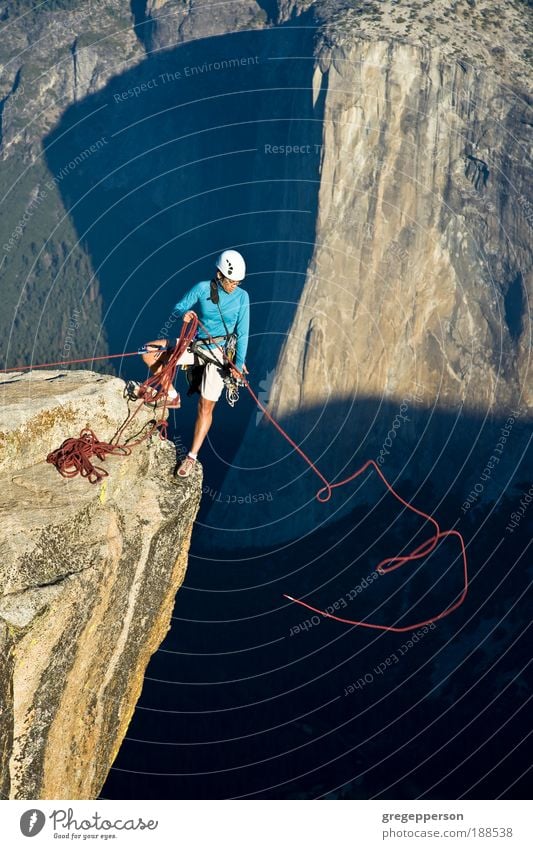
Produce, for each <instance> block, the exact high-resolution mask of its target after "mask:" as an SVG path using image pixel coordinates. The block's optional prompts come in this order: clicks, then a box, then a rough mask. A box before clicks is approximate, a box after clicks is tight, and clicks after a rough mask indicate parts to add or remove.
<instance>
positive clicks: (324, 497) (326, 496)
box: [198, 321, 468, 633]
mask: <svg viewBox="0 0 533 849" xmlns="http://www.w3.org/2000/svg"><path fill="white" fill-rule="evenodd" d="M198 324H199V325H200V327H201V328H202V330H203V331H204V332H205V333H206V334H207V336H208V337H209V338H210V339H211V342H213V343H214V344H215V345H216V346H217V348H219V350H220V351H221V352H222V354H223V355H224V356H225V354H224V351H223V349H222V348H221V347H220V346H219V345H218V344H217V343H216V342H214V340H213V338H212V337H211V336H210V335H209V332H208V330H207V328H206V327H204V325H203V324H202V322H201V321H199V322H198ZM226 359H227V357H226ZM231 366H232V367H233V369H234V370H235V371H236V372H237V374H238V375H239V377H240V379H241V380H242V382H243V383H244V385H245V386H246V388H247V390H248V392H249V393H250V395H251V396H252V398H253V399H254V401H255V403H256V404H257V406H258V407H259V408H260V409H261V410H262V411H263V413H264V414H265V415H266V417H267V418H268V420H269V421H270V422H271V423H272V424H273V425H274V427H275V428H276V430H278V431H279V433H281V435H282V436H283V438H284V439H286V440H287V442H288V443H289V444H290V445H291V446H292V447H293V448H294V450H295V451H297V453H298V454H299V455H300V457H302V459H303V460H305V462H306V463H307V465H308V466H309V467H310V468H311V469H312V470H313V472H314V473H315V474H316V475H317V477H319V478H320V480H321V481H322V483H323V484H324V486H322V487H321V488H320V489H319V490H318V492H317V493H316V498H317V499H318V501H320V502H321V503H323V504H324V503H325V502H327V501H329V500H330V498H331V495H332V491H333V490H334V489H336V488H337V487H339V486H344V485H345V484H347V483H350V482H351V481H353V480H355V479H356V478H358V477H359V475H362V474H363V472H365V471H366V470H367V469H368V468H369V467H371V466H372V467H373V468H374V469H375V470H376V472H377V473H378V475H379V476H380V478H381V480H382V481H383V483H384V484H385V486H386V487H387V489H388V491H389V492H390V493H391V495H393V496H394V498H396V500H397V501H399V502H400V504H403V506H404V507H406V508H407V509H408V510H411V512H412V513H416V515H417V516H420V517H421V518H422V519H426V520H427V521H428V522H431V524H432V525H433V527H434V529H435V530H434V533H433V534H432V536H430V537H429V538H428V539H426V540H425V541H424V542H422V543H421V544H420V545H418V546H417V547H416V548H415V549H413V551H411V552H410V553H409V554H405V555H403V556H397V557H386V558H385V559H384V560H381V561H380V563H378V565H377V566H376V571H377V572H379V574H380V575H386V574H387V572H393V571H394V570H395V569H399V568H400V566H403V565H404V563H409V562H412V561H414V560H420V559H422V558H424V557H427V556H428V554H431V552H432V551H434V549H435V548H436V547H437V544H438V542H439V540H441V539H444V538H445V537H449V536H456V537H458V538H459V542H460V544H461V553H462V558H463V580H464V583H463V590H462V592H461V594H460V596H459V598H458V599H457V600H456V601H454V602H453V604H451V605H449V606H448V607H446V608H445V609H444V610H443V611H441V613H438V614H436V615H435V616H432V617H431V618H430V619H425V620H423V621H422V622H416V623H415V624H414V625H402V626H394V625H379V624H376V623H374V622H363V621H360V620H355V619H344V618H343V617H341V616H334V615H333V614H332V613H328V612H327V611H326V610H320V609H319V608H317V607H313V606H312V605H310V604H307V602H305V601H302V600H301V599H298V598H293V597H292V596H290V595H287V594H286V593H284V598H287V599H288V600H289V601H292V602H294V603H295V604H300V605H301V606H302V607H306V608H307V609H308V610H312V611H313V613H318V614H320V615H321V616H324V617H326V618H327V619H334V620H335V621H336V622H342V623H343V624H346V625H359V626H360V627H362V628H372V629H374V630H377V631H394V632H396V633H403V632H405V631H413V630H416V628H421V627H423V626H424V625H431V623H432V622H437V621H438V620H439V619H444V617H445V616H449V614H450V613H453V611H454V610H457V608H458V607H460V606H461V604H462V603H463V601H464V600H465V598H466V595H467V593H468V565H467V558H466V549H465V543H464V539H463V537H462V535H461V534H460V533H459V531H456V530H448V531H441V529H440V526H439V524H438V522H437V521H436V519H434V518H433V517H432V516H429V515H428V514H427V513H424V511H423V510H419V509H418V508H417V507H413V505H412V504H409V502H408V501H406V500H405V499H404V498H402V497H401V495H398V493H397V492H396V490H395V489H394V488H393V487H392V486H391V484H390V483H389V482H388V480H387V479H386V477H385V475H384V474H383V472H382V471H381V469H380V468H379V466H378V465H377V463H375V462H374V460H367V461H366V463H363V465H362V466H361V468H360V469H357V471H356V472H354V473H353V474H351V475H349V477H347V478H344V479H343V480H341V481H336V482H335V483H330V482H329V481H328V480H327V478H325V477H324V475H323V474H322V472H321V471H320V470H319V469H318V468H317V467H316V466H315V464H314V463H313V461H312V460H311V459H310V457H308V456H307V454H306V453H305V451H303V450H302V448H300V446H299V445H297V444H296V442H295V441H294V440H293V439H292V438H291V437H290V436H289V434H288V433H287V432H286V431H285V430H283V428H282V427H281V425H280V424H279V423H278V422H277V421H276V420H275V419H274V417H273V416H272V415H271V414H270V413H269V411H268V410H267V409H266V407H265V406H264V405H263V404H262V403H261V401H260V400H259V398H258V397H257V395H256V394H255V392H254V391H253V389H252V387H251V386H250V384H249V383H248V381H247V380H246V377H245V375H244V374H243V373H242V372H240V371H239V369H237V368H236V367H235V366H234V365H233V363H231ZM387 564H390V565H389V566H388V568H385V567H386V566H387Z"/></svg>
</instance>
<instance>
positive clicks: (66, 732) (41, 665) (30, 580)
mask: <svg viewBox="0 0 533 849" xmlns="http://www.w3.org/2000/svg"><path fill="white" fill-rule="evenodd" d="M1 389H2V401H3V404H2V414H1V420H0V441H1V447H2V455H1V457H2V459H1V461H0V476H1V496H0V500H1V509H2V551H3V557H2V564H1V566H0V573H1V587H2V596H1V599H0V646H1V648H0V653H1V655H2V658H3V659H4V660H3V664H2V675H1V682H0V700H1V707H2V713H1V723H0V734H1V737H2V741H1V745H0V756H1V770H0V774H1V787H0V790H1V793H2V796H4V797H9V798H13V799H24V798H26V799H29V798H33V799H38V798H50V799H78V798H94V797H95V796H97V795H98V793H99V791H100V789H101V787H102V785H103V783H104V780H105V778H106V776H107V773H108V771H109V769H110V766H111V764H112V763H113V760H114V758H115V756H116V754H117V752H118V749H119V746H120V743H121V741H122V739H123V737H124V735H125V733H126V730H127V727H128V724H129V721H130V718H131V716H132V713H133V710H134V707H135V704H136V702H137V699H138V697H139V695H140V692H141V688H142V684H143V676H144V672H145V669H146V666H147V664H148V661H149V659H150V656H151V654H152V653H153V652H155V651H156V650H157V648H158V646H159V645H160V643H161V641H162V640H163V638H164V636H165V634H166V632H167V631H168V628H169V625H170V619H171V614H172V609H173V602H174V596H175V593H176V591H177V590H178V588H179V587H180V585H181V583H182V581H183V578H184V575H185V569H186V564H187V552H188V548H189V541H190V535H191V530H192V524H193V521H194V518H195V515H196V512H197V509H198V504H199V499H200V490H201V473H200V471H198V473H197V474H195V475H194V476H192V477H191V478H190V479H188V481H187V482H186V483H185V484H183V482H179V483H176V482H175V480H174V479H173V478H172V472H173V469H174V464H175V460H176V457H175V450H174V447H173V446H172V445H171V444H170V443H169V442H166V441H165V442H163V441H161V440H160V439H159V437H158V436H156V437H155V438H154V439H153V441H152V443H151V444H149V443H143V444H142V445H140V446H138V447H137V448H134V449H133V451H132V454H131V455H130V456H129V457H126V458H118V457H110V458H108V459H107V460H106V461H105V462H104V463H103V465H104V466H105V467H106V468H107V469H108V471H109V473H110V474H109V477H108V478H105V479H104V480H103V481H102V482H101V483H100V484H96V485H91V484H89V483H88V482H87V481H86V480H83V479H81V478H79V477H78V478H73V479H71V480H68V479H64V478H62V477H61V476H60V475H59V474H58V473H57V471H56V470H55V469H54V468H53V467H52V466H51V465H49V464H47V463H46V462H45V458H46V455H47V453H48V452H49V451H50V450H53V449H54V448H57V447H58V446H59V445H60V444H61V442H62V441H63V439H65V438H66V437H68V436H77V435H78V432H79V430H80V429H81V428H82V427H85V426H91V427H92V428H93V429H94V431H95V433H96V434H97V436H99V437H100V439H103V440H105V439H109V438H111V436H112V435H113V433H114V432H115V431H116V430H117V428H118V426H119V425H120V424H121V423H122V422H123V420H124V419H125V417H126V414H127V402H126V401H125V400H124V399H123V397H122V389H123V382H122V381H120V380H118V379H116V378H106V377H102V376H99V375H96V374H95V373H92V372H73V371H71V372H68V373H57V372H44V371H42V372H30V373H27V374H24V375H20V374H14V373H11V374H9V375H7V376H5V377H4V383H3V386H2V387H1ZM150 417H151V414H150V410H148V408H143V411H142V412H141V413H140V414H139V415H138V416H136V419H135V423H133V424H132V425H131V428H130V430H129V431H128V433H127V434H126V437H127V436H131V435H132V434H133V433H135V432H137V431H138V430H139V429H140V428H141V427H142V425H143V424H145V423H146V422H147V421H148V420H149V419H150ZM96 462H97V463H98V461H97V460H96Z"/></svg>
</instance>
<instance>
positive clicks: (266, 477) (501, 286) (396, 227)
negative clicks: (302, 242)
mask: <svg viewBox="0 0 533 849" xmlns="http://www.w3.org/2000/svg"><path fill="white" fill-rule="evenodd" d="M365 5H366V11H367V12H371V11H372V9H371V7H372V6H373V7H374V10H375V13H374V14H369V15H365V14H364V7H365ZM474 5H475V4H474ZM380 7H384V8H382V11H379V10H378V9H377V7H376V6H375V4H361V5H360V8H359V9H358V10H354V9H351V10H344V11H342V10H341V11H338V9H337V10H335V9H334V4H327V3H324V4H321V5H320V8H321V10H322V13H323V14H324V15H326V14H327V10H328V9H329V10H331V17H330V19H328V20H327V21H326V23H325V24H324V26H323V28H322V30H321V33H320V40H319V44H318V47H317V51H316V53H317V58H316V65H315V72H314V77H313V88H314V93H315V97H318V94H319V93H320V96H321V99H322V102H323V120H322V126H323V136H322V147H321V162H320V187H319V192H318V209H317V216H316V231H315V240H314V242H315V244H314V251H313V254H312V257H311V260H310V262H309V266H308V271H307V275H306V280H305V285H304V288H303V292H302V294H301V296H300V298H299V302H298V307H297V310H296V315H295V318H294V320H293V322H292V326H291V328H290V330H289V332H288V334H287V336H286V338H285V341H284V346H283V349H282V352H281V355H280V358H279V361H278V364H277V368H276V371H275V376H274V379H273V381H272V384H271V386H270V387H269V389H268V401H269V410H270V411H271V412H272V413H273V414H274V415H275V416H276V417H277V418H278V419H280V420H281V421H282V422H283V423H284V424H285V426H286V427H287V429H288V430H289V432H290V434H291V435H292V436H293V437H296V439H297V440H298V441H299V442H300V443H301V444H302V445H303V447H304V449H305V450H306V451H308V453H310V455H311V457H312V458H313V459H314V460H318V466H319V468H320V469H321V470H322V471H323V472H324V473H325V474H326V476H327V477H328V478H329V479H330V480H332V479H334V478H335V477H336V476H340V477H345V476H346V475H347V474H349V473H350V472H352V471H355V469H356V468H357V467H358V466H360V465H361V464H362V462H363V461H364V460H365V459H367V458H368V457H373V458H374V459H377V458H378V457H379V456H381V459H382V460H383V458H385V463H384V471H388V472H389V476H393V477H395V476H397V475H401V476H402V478H403V479H404V480H405V478H410V479H411V480H412V481H413V482H414V481H419V482H420V483H422V482H423V481H424V480H425V479H427V478H428V477H429V476H431V478H432V482H433V483H434V484H435V488H436V489H438V491H439V494H440V496H441V497H442V496H443V495H444V494H446V493H451V492H452V489H453V497H454V500H455V499H458V500H459V501H462V500H463V493H467V492H468V491H469V487H470V485H474V484H475V483H476V481H477V480H478V479H479V475H480V472H481V471H482V470H483V465H484V463H485V460H486V459H488V458H489V457H490V455H491V449H492V447H493V446H494V445H495V444H497V442H498V432H499V430H498V428H501V427H502V426H503V425H504V424H505V421H506V419H507V417H508V416H510V415H512V414H513V413H518V418H521V421H522V423H524V422H525V421H527V411H528V409H530V406H531V402H532V394H531V392H532V387H531V380H530V378H529V374H530V372H529V369H530V352H531V316H530V311H529V308H528V304H529V303H530V302H531V295H532V250H531V240H530V227H531V207H530V205H529V202H528V201H527V191H528V189H527V186H528V180H529V167H530V160H529V152H530V129H531V112H530V107H529V106H528V98H527V95H526V94H525V93H524V89H523V87H522V86H523V83H524V80H525V79H526V73H527V72H526V70H525V64H524V48H525V40H524V36H523V32H522V31H521V29H520V24H521V18H520V14H521V12H522V13H523V12H524V11H525V10H524V8H523V7H522V9H520V4H518V5H517V4H512V5H510V7H509V9H508V10H507V11H508V12H509V14H508V16H507V17H506V15H503V17H502V18H501V19H500V18H498V17H497V16H495V15H494V11H495V10H494V6H493V4H492V5H491V4H490V3H484V4H478V7H477V8H476V9H473V8H472V7H471V5H469V4H466V3H464V4H462V5H461V4H457V3H456V4H454V5H453V10H452V11H453V15H454V17H453V19H452V18H450V17H446V18H440V19H439V17H438V16H439V13H441V14H442V13H443V11H444V12H445V14H446V15H448V14H449V12H446V11H445V7H444V6H443V5H442V4H439V3H434V4H420V5H419V6H416V4H413V9H412V10H411V12H410V17H409V19H407V20H406V19H405V18H402V17H400V15H399V12H398V10H396V11H394V9H393V6H392V5H391V4H380ZM461 11H464V13H465V14H464V16H461V17H458V16H459V14H460V13H461ZM362 12H363V14H361V13H362ZM480 15H481V17H480ZM483 15H485V17H483ZM476 16H477V17H476ZM480 20H481V21H483V22H484V26H483V27H482V28H481V29H479V26H478V27H476V22H477V23H479V21H480ZM485 24H486V25H485ZM498 28H499V29H498ZM487 34H488V37H487ZM447 36H451V38H450V39H448V37H447ZM491 39H492V40H491ZM448 40H449V42H450V43H446V42H447V41H448ZM502 58H505V60H506V67H505V69H503V68H501V67H500V61H501V60H502ZM279 298H280V300H281V299H282V298H283V293H282V291H281V289H280V290H279ZM272 331H273V332H274V331H275V327H274V326H273V327H272ZM400 412H401V413H402V417H401V419H400V418H398V416H399V414H400ZM397 419H398V421H396V420H397ZM393 422H394V431H392V425H393ZM397 424H398V425H399V427H398V428H397ZM264 427H265V429H264V430H263V428H259V429H258V428H257V427H256V423H255V422H253V423H252V424H251V426H250V427H249V429H248V433H247V437H246V439H245V440H244V443H243V445H242V447H241V449H240V451H239V453H238V454H237V457H236V460H235V468H236V469H238V471H232V472H230V474H229V476H228V478H227V480H226V484H225V486H226V489H227V490H228V491H230V492H231V491H246V490H249V489H250V484H249V481H248V480H247V475H248V479H251V478H252V476H253V474H254V473H246V472H244V471H243V470H244V469H247V468H248V469H253V467H254V465H255V464H256V458H257V457H258V456H259V457H261V459H262V469H263V470H264V471H262V472H261V475H262V487H264V488H266V489H267V490H271V491H272V492H273V493H276V494H275V496H274V497H273V499H272V501H271V503H269V504H267V505H264V506H262V508H261V521H262V523H263V525H264V526H266V528H267V529H266V530H265V533H266V534H267V535H268V540H269V541H273V540H283V539H288V538H291V537H296V536H298V535H302V534H305V533H307V532H308V531H310V530H311V529H312V528H313V527H315V526H316V525H318V524H320V522H321V521H324V519H325V518H326V517H328V516H329V517H331V516H332V515H333V516H335V517H336V518H338V516H339V513H342V512H343V511H344V510H349V509H352V508H353V501H350V498H349V496H344V498H343V496H342V495H341V494H340V491H339V492H338V493H337V494H336V496H335V499H334V500H335V502H336V505H337V508H338V505H339V503H340V504H341V507H340V510H339V509H337V510H330V508H327V509H326V508H324V507H323V506H321V505H317V504H316V503H314V502H313V500H312V499H313V495H314V492H315V483H316V484H317V486H318V485H320V482H319V481H318V480H315V479H314V478H313V476H311V475H309V474H306V475H303V474H302V473H303V472H305V469H306V466H305V464H304V463H303V462H302V461H301V460H300V459H299V458H295V457H287V456H285V454H286V449H287V446H286V445H285V444H284V443H283V444H282V443H280V440H279V437H278V436H277V435H274V434H272V433H271V432H270V430H269V425H266V424H265V426H264ZM518 430H519V429H518V428H517V429H516V430H515V433H514V436H513V439H514V440H515V441H514V444H513V446H512V447H511V446H508V448H507V451H506V454H507V456H506V458H505V460H506V462H507V463H508V469H512V468H513V466H516V464H517V463H518V462H519V457H520V453H521V451H522V449H523V445H524V443H523V441H521V440H520V439H518ZM391 433H392V435H391ZM386 440H387V442H386ZM393 443H394V448H393V449H392V450H390V451H389V450H387V451H386V452H385V453H383V449H384V447H388V448H389V449H390V448H392V444H393ZM380 449H381V450H382V453H381V455H380ZM474 449H476V451H475V452H474V453H473V451H474ZM477 452H480V453H477ZM502 469H503V464H502V467H500V470H499V471H500V475H499V478H500V480H499V485H498V486H495V489H494V490H493V493H492V495H493V497H494V498H497V496H498V491H500V492H501V491H502V490H503V489H505V487H506V485H507V481H508V477H509V476H508V475H507V474H503V471H502ZM495 477H498V476H497V475H495ZM280 485H281V488H279V487H280ZM378 496H379V490H378V491H376V490H375V489H372V487H370V486H369V487H366V494H364V493H361V497H363V498H367V499H368V501H369V502H371V503H372V502H374V501H375V499H376V498H377V497H378ZM343 500H344V502H345V503H344V504H343ZM289 516H290V517H291V519H290V521H289V520H288V517H289ZM210 518H211V520H212V522H213V524H215V525H216V526H223V527H228V528H232V527H234V522H235V519H234V517H233V516H232V513H231V510H230V509H228V508H225V507H224V506H215V507H214V508H213V509H212V511H211V513H210ZM253 524H255V523H253ZM242 541H243V542H245V543H250V544H259V543H262V542H264V539H263V538H262V534H261V533H260V532H257V531H254V532H249V533H248V532H245V533H244V534H243V537H242ZM228 544H231V543H230V541H229V537H228Z"/></svg>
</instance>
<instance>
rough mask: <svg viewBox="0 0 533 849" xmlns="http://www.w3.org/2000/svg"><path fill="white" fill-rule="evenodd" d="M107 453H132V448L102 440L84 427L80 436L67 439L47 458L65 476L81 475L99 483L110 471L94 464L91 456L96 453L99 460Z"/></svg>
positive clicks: (91, 481)
mask: <svg viewBox="0 0 533 849" xmlns="http://www.w3.org/2000/svg"><path fill="white" fill-rule="evenodd" d="M106 454H121V455H122V456H126V455H128V454H131V450H130V448H128V447H127V446H125V445H112V444H111V443H110V442H100V440H99V439H98V437H97V436H96V434H95V433H94V431H92V430H90V429H89V428H84V429H83V430H82V431H81V432H80V435H79V438H77V437H75V436H72V437H70V439H65V441H64V442H63V443H62V445H61V447H60V448H57V449H56V450H55V451H51V452H50V454H49V455H48V457H47V458H46V462H47V463H51V464H52V465H53V466H55V467H56V469H57V471H58V472H59V474H60V475H62V476H63V477H64V478H75V477H76V475H81V476H82V478H87V480H88V481H89V483H98V481H100V480H102V478H105V477H107V476H108V474H109V472H108V471H106V469H102V467H101V466H94V465H93V463H92V462H91V457H92V456H93V455H94V456H96V457H98V459H99V460H105V457H106Z"/></svg>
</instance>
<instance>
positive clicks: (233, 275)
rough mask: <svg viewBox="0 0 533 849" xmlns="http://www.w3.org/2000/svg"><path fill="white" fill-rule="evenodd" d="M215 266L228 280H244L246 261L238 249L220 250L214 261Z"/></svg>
mask: <svg viewBox="0 0 533 849" xmlns="http://www.w3.org/2000/svg"><path fill="white" fill-rule="evenodd" d="M216 266H217V268H218V269H219V271H221V272H222V274H223V275H224V277H227V278H228V280H238V281H239V283H240V282H241V280H244V275H245V274H246V263H245V262H244V258H243V257H242V256H241V254H240V253H239V251H222V253H221V254H220V255H219V257H218V258H217V261H216Z"/></svg>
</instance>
